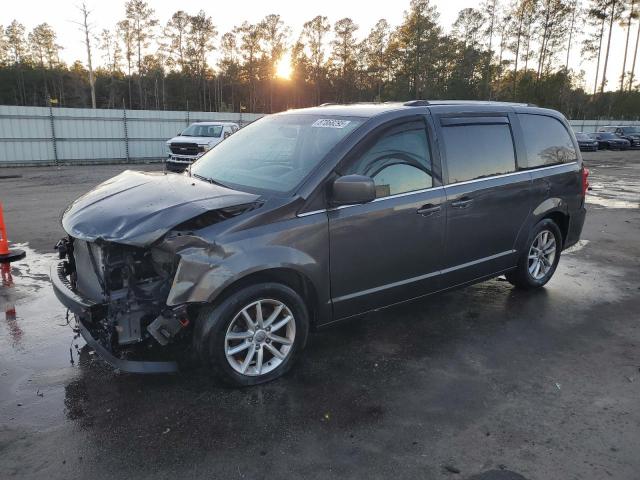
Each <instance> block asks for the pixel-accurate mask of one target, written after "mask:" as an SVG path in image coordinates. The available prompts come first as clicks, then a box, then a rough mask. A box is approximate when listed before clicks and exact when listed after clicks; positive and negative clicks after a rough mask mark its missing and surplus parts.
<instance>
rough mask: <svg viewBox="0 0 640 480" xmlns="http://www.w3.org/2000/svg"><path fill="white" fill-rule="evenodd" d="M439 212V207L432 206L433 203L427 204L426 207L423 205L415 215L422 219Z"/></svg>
mask: <svg viewBox="0 0 640 480" xmlns="http://www.w3.org/2000/svg"><path fill="white" fill-rule="evenodd" d="M439 211H440V205H434V204H433V203H427V204H426V205H423V206H422V207H420V208H419V209H418V210H416V213H417V214H418V215H422V216H423V217H430V216H431V215H434V214H436V213H438V212H439Z"/></svg>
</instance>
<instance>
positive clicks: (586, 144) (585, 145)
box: [576, 132, 598, 152]
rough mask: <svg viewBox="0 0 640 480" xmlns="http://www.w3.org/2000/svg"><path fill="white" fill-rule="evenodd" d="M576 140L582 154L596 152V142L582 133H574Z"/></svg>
mask: <svg viewBox="0 0 640 480" xmlns="http://www.w3.org/2000/svg"><path fill="white" fill-rule="evenodd" d="M576 140H578V146H579V147H580V150H582V151H583V152H597V151H598V141H597V140H594V139H593V138H591V137H590V136H589V135H588V134H586V133H584V132H576Z"/></svg>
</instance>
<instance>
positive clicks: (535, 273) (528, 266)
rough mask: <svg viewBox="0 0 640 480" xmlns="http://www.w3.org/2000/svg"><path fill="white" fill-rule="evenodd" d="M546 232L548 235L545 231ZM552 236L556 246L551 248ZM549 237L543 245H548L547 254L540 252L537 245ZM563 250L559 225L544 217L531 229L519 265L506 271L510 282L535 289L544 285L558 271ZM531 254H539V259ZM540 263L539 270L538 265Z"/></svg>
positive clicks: (517, 285)
mask: <svg viewBox="0 0 640 480" xmlns="http://www.w3.org/2000/svg"><path fill="white" fill-rule="evenodd" d="M545 232H546V236H545V235H543V233H545ZM551 236H553V242H554V245H553V246H554V248H553V250H552V249H551V245H550V242H551ZM545 238H546V239H547V240H546V242H545V243H542V246H544V245H545V244H547V245H548V246H547V247H546V249H545V250H544V252H548V253H547V254H544V252H543V253H542V254H539V253H538V252H536V246H540V245H541V243H540V242H541V241H543V240H544V239H545ZM561 251H562V234H561V233H560V229H559V228H558V225H556V223H555V222H554V221H553V220H551V219H548V218H547V219H544V220H542V221H540V222H538V223H537V224H536V226H535V227H534V228H533V229H532V230H531V234H530V235H529V238H528V240H527V243H526V247H525V248H524V250H523V251H522V253H521V255H520V258H519V259H518V265H517V267H516V268H515V269H514V270H511V271H509V272H507V273H506V275H505V276H506V277H507V280H508V281H509V283H511V284H512V285H514V286H515V287H517V288H522V289H527V290H530V289H533V288H540V287H542V286H544V285H545V284H546V283H547V282H548V281H549V280H551V277H553V274H554V273H555V271H556V268H557V266H558V261H559V260H560V252H561ZM530 255H539V256H538V257H537V259H532V258H530ZM538 263H539V264H540V267H539V270H536V265H538Z"/></svg>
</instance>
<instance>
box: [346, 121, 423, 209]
mask: <svg viewBox="0 0 640 480" xmlns="http://www.w3.org/2000/svg"><path fill="white" fill-rule="evenodd" d="M359 150H360V152H361V154H360V155H359V156H358V157H357V158H356V160H355V161H354V162H353V164H352V165H351V167H350V168H349V171H348V172H347V174H358V175H367V176H369V177H371V178H373V181H374V182H375V185H376V198H384V197H388V196H390V195H397V194H398V193H406V192H412V191H414V190H422V189H425V188H431V187H433V177H432V172H431V155H430V153H429V144H428V140H427V133H426V129H425V125H424V123H423V122H421V121H412V122H408V123H404V124H400V125H394V126H393V127H390V128H388V129H386V130H384V131H382V132H379V133H376V134H374V137H372V138H371V139H369V141H368V142H367V143H366V145H365V146H364V148H363V149H359Z"/></svg>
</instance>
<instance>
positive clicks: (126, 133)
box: [122, 100, 130, 163]
mask: <svg viewBox="0 0 640 480" xmlns="http://www.w3.org/2000/svg"><path fill="white" fill-rule="evenodd" d="M122 124H123V127H124V151H125V155H126V156H127V163H129V160H130V159H129V130H128V128H127V107H126V105H125V104H124V100H122Z"/></svg>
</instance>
